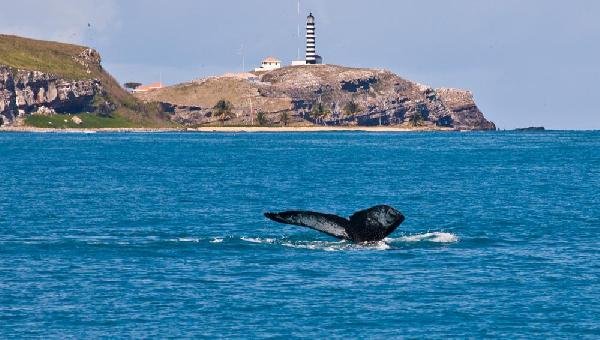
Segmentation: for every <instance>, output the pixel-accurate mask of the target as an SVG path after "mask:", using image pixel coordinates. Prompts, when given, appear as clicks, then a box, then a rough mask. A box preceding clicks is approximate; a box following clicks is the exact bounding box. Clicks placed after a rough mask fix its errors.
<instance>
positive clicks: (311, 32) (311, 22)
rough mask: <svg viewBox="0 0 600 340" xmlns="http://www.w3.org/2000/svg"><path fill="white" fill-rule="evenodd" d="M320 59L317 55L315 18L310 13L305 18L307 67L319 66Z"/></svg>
mask: <svg viewBox="0 0 600 340" xmlns="http://www.w3.org/2000/svg"><path fill="white" fill-rule="evenodd" d="M321 62H322V58H321V56H319V55H317V48H316V35H315V17H314V16H313V15H312V13H310V14H309V15H308V17H307V18H306V63H307V64H309V65H315V64H321Z"/></svg>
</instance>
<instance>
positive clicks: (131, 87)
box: [123, 82, 142, 90]
mask: <svg viewBox="0 0 600 340" xmlns="http://www.w3.org/2000/svg"><path fill="white" fill-rule="evenodd" d="M123 85H124V86H125V88H126V89H129V90H135V89H137V88H138V87H140V86H142V83H135V82H129V83H125V84H123Z"/></svg>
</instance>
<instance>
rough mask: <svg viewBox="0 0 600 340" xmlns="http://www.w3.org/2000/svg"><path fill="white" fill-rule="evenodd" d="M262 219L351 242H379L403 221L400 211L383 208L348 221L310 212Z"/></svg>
mask: <svg viewBox="0 0 600 340" xmlns="http://www.w3.org/2000/svg"><path fill="white" fill-rule="evenodd" d="M265 217H267V218H268V219H270V220H273V221H275V222H279V223H284V224H293V225H298V226H302V227H308V228H311V229H314V230H318V231H320V232H323V233H325V234H327V235H331V236H334V237H337V238H340V239H344V240H349V241H352V242H373V241H380V240H383V239H384V238H385V237H387V236H388V235H389V234H391V233H392V232H394V230H396V228H398V226H399V225H400V224H401V223H402V222H403V221H404V215H402V213H401V212H399V211H398V210H396V209H394V208H392V207H390V206H387V205H378V206H374V207H372V208H369V209H365V210H361V211H357V212H356V213H354V214H353V215H352V216H351V217H350V219H349V220H348V219H346V218H343V217H340V216H337V215H331V214H323V213H319V212H313V211H285V212H279V213H273V212H267V213H265Z"/></svg>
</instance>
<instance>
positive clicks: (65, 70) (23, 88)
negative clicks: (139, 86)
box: [0, 35, 168, 126]
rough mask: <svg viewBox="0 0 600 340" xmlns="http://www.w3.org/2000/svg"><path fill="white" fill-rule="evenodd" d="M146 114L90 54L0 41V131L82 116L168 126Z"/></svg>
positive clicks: (5, 37) (42, 44)
mask: <svg viewBox="0 0 600 340" xmlns="http://www.w3.org/2000/svg"><path fill="white" fill-rule="evenodd" d="M148 108H150V106H148V105H144V104H143V103H141V102H139V101H138V100H137V99H135V98H134V97H132V96H131V95H130V94H129V93H127V91H125V90H123V89H122V88H121V87H120V86H119V84H118V83H117V82H116V81H115V80H114V79H113V78H112V77H111V76H110V75H109V74H108V73H107V72H105V71H104V70H103V69H102V66H101V58H100V55H99V54H98V52H96V51H95V50H93V49H90V48H87V47H83V46H77V45H70V44H62V43H57V42H50V41H41V40H34V39H27V38H22V37H17V36H9V35H0V125H21V124H24V120H25V118H26V117H28V116H29V115H55V114H81V113H92V114H96V115H100V116H102V117H107V118H112V117H113V116H117V115H118V116H119V118H120V121H122V122H126V123H127V124H136V125H137V124H139V125H140V126H143V125H144V123H148V122H149V121H151V120H153V121H151V122H150V123H152V124H146V125H152V126H156V125H159V126H160V125H163V124H165V123H167V124H168V122H165V121H164V120H162V119H161V118H160V117H159V118H157V117H156V116H157V112H154V111H157V110H154V111H152V110H149V109H148ZM150 111H152V112H150ZM149 112H150V113H149ZM152 114H154V116H152ZM151 116H152V117H151ZM107 123H111V122H109V121H107Z"/></svg>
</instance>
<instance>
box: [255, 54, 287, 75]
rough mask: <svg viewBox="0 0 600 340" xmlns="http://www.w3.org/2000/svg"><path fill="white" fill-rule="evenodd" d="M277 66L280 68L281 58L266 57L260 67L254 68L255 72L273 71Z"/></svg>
mask: <svg viewBox="0 0 600 340" xmlns="http://www.w3.org/2000/svg"><path fill="white" fill-rule="evenodd" d="M278 68H281V60H279V59H277V58H275V57H266V58H265V60H263V61H262V63H261V65H260V67H258V68H255V69H254V71H255V72H265V71H273V70H276V69H278Z"/></svg>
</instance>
